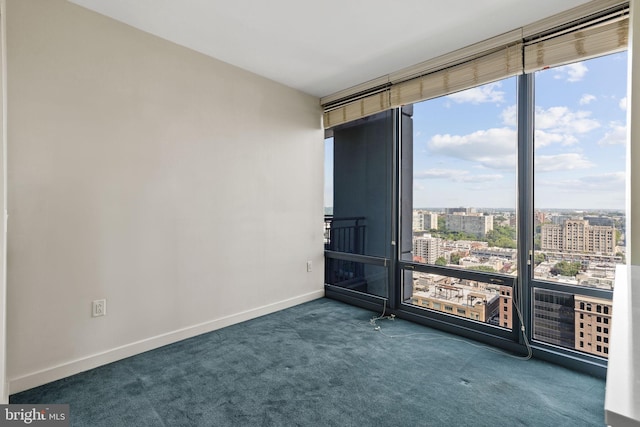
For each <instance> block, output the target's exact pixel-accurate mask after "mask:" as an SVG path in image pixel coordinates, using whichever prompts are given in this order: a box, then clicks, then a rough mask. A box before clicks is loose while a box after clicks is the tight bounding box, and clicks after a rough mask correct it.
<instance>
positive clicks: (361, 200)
mask: <svg viewBox="0 0 640 427" xmlns="http://www.w3.org/2000/svg"><path fill="white" fill-rule="evenodd" d="M393 144H394V138H393V112H392V111H386V112H384V113H379V114H376V115H375V116H371V117H367V118H365V119H362V120H359V121H357V122H355V123H349V124H346V125H342V126H338V127H336V128H334V129H333V209H332V212H333V218H332V220H331V224H330V226H331V228H332V229H334V230H332V233H334V237H335V239H333V241H332V244H335V245H337V244H338V243H339V242H338V237H342V238H343V239H342V240H341V243H340V246H334V247H332V250H337V251H341V252H350V253H356V254H362V255H371V256H378V257H384V258H389V257H390V256H391V246H390V242H391V182H392V168H391V165H392V160H391V159H392V153H393ZM338 229H339V230H338Z"/></svg>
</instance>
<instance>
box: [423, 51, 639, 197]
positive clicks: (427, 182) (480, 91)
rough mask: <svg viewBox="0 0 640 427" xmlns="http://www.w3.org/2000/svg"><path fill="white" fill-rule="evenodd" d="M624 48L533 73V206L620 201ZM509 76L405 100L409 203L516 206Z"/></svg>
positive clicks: (513, 101)
mask: <svg viewBox="0 0 640 427" xmlns="http://www.w3.org/2000/svg"><path fill="white" fill-rule="evenodd" d="M626 74H627V61H626V53H619V54H613V55H609V56H606V57H601V58H596V59H592V60H588V61H585V62H579V63H574V64H570V65H566V66H563V67H556V68H552V69H548V70H544V71H540V72H537V73H536V75H535V105H536V119H535V121H536V133H535V142H536V146H535V159H536V160H535V205H536V207H537V208H541V209H553V208H561V209H594V208H603V209H623V208H624V179H625V178H624V176H625V151H626V148H625V138H626V130H625V122H626V98H625V96H626ZM515 105H516V79H515V78H510V79H506V80H503V81H500V82H496V83H491V84H488V85H484V86H481V87H478V88H474V89H470V90H467V91H464V92H459V93H456V94H453V95H449V96H445V97H441V98H437V99H433V100H429V101H425V102H422V103H419V104H416V105H415V108H414V207H416V208H418V207H455V206H467V207H480V208H482V207H486V208H504V207H507V208H515V205H516V163H515V162H516V144H517V141H516V138H517V135H516V120H517V116H516V107H515Z"/></svg>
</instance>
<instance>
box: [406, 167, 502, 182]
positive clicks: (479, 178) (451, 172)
mask: <svg viewBox="0 0 640 427" xmlns="http://www.w3.org/2000/svg"><path fill="white" fill-rule="evenodd" d="M413 177H414V179H417V180H420V179H446V180H449V181H455V182H474V183H478V182H488V181H498V180H501V179H502V178H503V176H502V175H501V174H480V175H472V174H471V173H470V172H469V171H468V170H464V169H428V170H425V171H422V172H416V173H415V174H414V175H413Z"/></svg>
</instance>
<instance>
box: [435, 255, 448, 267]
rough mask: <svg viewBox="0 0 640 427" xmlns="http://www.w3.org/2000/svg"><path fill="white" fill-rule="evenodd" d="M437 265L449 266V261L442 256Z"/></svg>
mask: <svg viewBox="0 0 640 427" xmlns="http://www.w3.org/2000/svg"><path fill="white" fill-rule="evenodd" d="M436 265H441V266H443V265H447V260H446V259H445V258H444V257H443V256H441V257H439V258H438V259H437V260H436Z"/></svg>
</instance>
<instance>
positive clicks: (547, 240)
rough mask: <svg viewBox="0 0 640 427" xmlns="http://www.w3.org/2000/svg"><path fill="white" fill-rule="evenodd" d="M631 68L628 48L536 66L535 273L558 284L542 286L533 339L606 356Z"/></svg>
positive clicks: (619, 243) (620, 238) (621, 222)
mask: <svg viewBox="0 0 640 427" xmlns="http://www.w3.org/2000/svg"><path fill="white" fill-rule="evenodd" d="M626 73H627V55H626V53H624V52H623V53H616V54H613V55H607V56H602V57H599V58H595V59H591V60H588V61H582V62H576V63H572V64H569V65H565V66H562V67H556V68H551V69H548V70H543V71H539V72H537V73H536V74H535V151H534V153H535V156H534V158H535V165H534V184H535V187H534V195H535V199H534V200H535V201H534V205H535V207H534V221H535V224H534V225H535V228H534V244H535V256H534V279H536V280H539V281H544V282H552V283H553V284H555V285H556V286H554V288H553V290H552V289H547V290H544V289H541V288H536V289H535V290H534V296H535V298H534V305H533V313H534V316H533V317H534V319H533V326H534V338H536V339H538V340H540V341H542V342H545V343H549V344H554V345H559V346H562V347H566V348H571V349H575V350H578V351H582V352H587V353H591V354H596V355H599V356H603V357H606V356H607V355H608V349H609V345H608V341H609V334H608V331H609V328H608V325H607V324H605V323H604V322H607V323H608V322H609V319H610V316H611V313H610V309H611V301H610V294H611V293H610V291H611V290H612V289H613V285H614V281H615V269H616V265H617V264H621V263H624V262H625V163H626V111H625V110H626V98H625V96H626V92H627V88H626V81H627V79H626ZM559 286H562V288H560V287H559ZM572 288H573V289H572ZM581 288H582V289H584V290H581ZM585 290H592V292H585ZM593 290H600V291H604V292H600V293H598V294H596V295H594V292H593ZM604 311H606V312H607V313H606V314H605V313H604ZM605 330H606V333H605V332H604V331H605Z"/></svg>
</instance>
